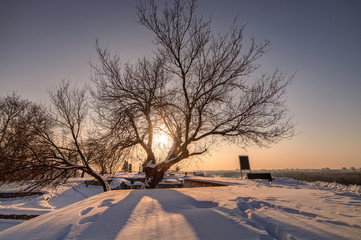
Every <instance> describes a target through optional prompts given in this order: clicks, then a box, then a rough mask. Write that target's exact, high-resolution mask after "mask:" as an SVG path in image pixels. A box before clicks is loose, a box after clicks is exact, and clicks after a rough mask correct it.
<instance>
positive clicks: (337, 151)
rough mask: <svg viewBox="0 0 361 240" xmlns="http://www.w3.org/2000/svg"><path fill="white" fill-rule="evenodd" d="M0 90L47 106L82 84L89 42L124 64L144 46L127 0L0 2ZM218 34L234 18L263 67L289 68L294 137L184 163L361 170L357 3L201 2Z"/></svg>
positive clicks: (147, 46)
mask: <svg viewBox="0 0 361 240" xmlns="http://www.w3.org/2000/svg"><path fill="white" fill-rule="evenodd" d="M0 3H1V5H0V6H1V7H0V95H1V96H4V95H6V94H7V93H9V92H12V91H18V93H19V94H20V95H21V96H22V97H24V98H28V99H30V100H33V101H37V102H42V103H46V102H47V101H48V96H47V90H48V89H49V88H50V87H52V86H54V85H55V84H57V83H59V82H60V81H61V80H62V79H71V80H72V81H76V82H78V84H79V85H82V84H85V83H89V76H90V71H89V70H90V68H89V61H93V62H96V54H95V48H94V46H95V40H96V39H99V40H100V42H101V43H102V44H105V45H108V46H109V48H110V49H112V50H113V51H116V52H118V53H119V54H120V56H121V58H122V61H123V62H128V61H130V62H132V61H134V60H136V59H137V58H138V57H142V56H144V55H147V54H149V53H150V52H151V50H152V47H153V45H152V35H151V33H150V32H149V31H147V30H146V29H145V28H144V27H142V26H140V25H139V24H138V23H137V16H136V12H135V1H133V0H123V1H114V0H112V1H100V0H98V1H95V0H78V1H72V0H61V1H60V0H59V1H53V0H34V1H29V0H17V1H13V0H0ZM199 10H200V12H201V13H202V14H204V16H212V20H213V29H214V31H215V32H222V31H224V30H226V29H228V27H229V26H230V24H232V21H233V18H234V17H235V16H236V15H237V14H238V16H239V17H238V22H239V23H240V24H244V23H247V28H246V31H247V34H248V35H250V34H253V35H254V36H255V38H256V40H258V41H260V42H261V41H263V40H264V39H269V40H271V42H272V50H271V52H269V53H268V54H267V55H265V56H264V57H263V58H262V59H261V61H260V63H261V64H262V67H263V71H266V72H267V71H272V70H273V69H274V68H275V67H279V68H280V69H281V70H282V71H284V72H288V73H289V74H293V73H295V72H296V77H295V82H294V84H293V85H292V86H291V87H290V89H289V94H288V105H289V108H290V110H291V113H292V114H293V115H294V120H295V121H296V122H297V131H298V132H299V134H298V135H297V136H295V137H294V138H293V139H291V140H284V141H282V142H281V143H279V144H277V145H273V146H272V147H271V148H269V149H258V148H249V149H247V150H243V149H240V148H238V147H236V146H229V145H227V146H223V147H220V148H219V149H218V151H214V152H212V153H211V154H210V155H208V156H207V157H204V158H203V160H202V161H199V162H198V163H197V164H190V165H188V166H187V168H189V169H195V168H198V169H236V168H239V164H238V158H237V156H238V155H249V157H250V161H251V167H252V168H254V169H257V168H258V169H259V168H268V169H272V168H274V169H278V168H325V167H329V168H341V167H348V168H349V167H356V168H360V167H361V93H360V92H361V30H360V29H361V14H360V12H361V1H357V0H355V1H353V0H338V1H330V0H322V1H321V0H317V1H314V0H303V1H301V0H299V1H291V0H287V1H286V0H277V1H276V0H275V1H272V0H262V1H261V0H247V1H239V0H238V1H237V0H233V1H232V0H222V1H215V0H213V1H210V0H201V1H200V2H199Z"/></svg>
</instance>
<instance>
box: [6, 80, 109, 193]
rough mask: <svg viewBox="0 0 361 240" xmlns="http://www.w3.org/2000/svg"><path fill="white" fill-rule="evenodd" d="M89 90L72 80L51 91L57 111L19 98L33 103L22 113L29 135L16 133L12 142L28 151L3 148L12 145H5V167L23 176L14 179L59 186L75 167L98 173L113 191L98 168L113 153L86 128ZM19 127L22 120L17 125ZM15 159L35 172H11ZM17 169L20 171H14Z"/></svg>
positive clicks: (91, 173) (37, 186) (28, 170)
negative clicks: (75, 84) (95, 142)
mask: <svg viewBox="0 0 361 240" xmlns="http://www.w3.org/2000/svg"><path fill="white" fill-rule="evenodd" d="M86 92H87V90H86V89H85V88H83V89H78V88H71V86H70V83H69V81H63V82H62V83H61V84H60V85H59V86H57V87H56V88H54V89H53V90H51V91H50V98H51V102H52V105H53V107H54V110H55V111H54V112H52V111H50V110H49V109H46V108H45V107H42V106H39V105H36V104H33V103H32V104H30V103H28V102H26V101H24V102H22V101H19V100H17V101H19V102H20V103H21V104H22V105H25V104H27V105H26V106H28V105H29V107H28V108H29V110H28V111H27V114H21V115H20V114H19V115H18V117H19V119H20V120H21V122H23V123H24V126H26V127H27V128H26V130H27V131H26V133H27V136H28V137H27V138H25V139H24V137H23V136H22V135H19V134H17V135H15V134H13V135H14V136H13V138H14V139H16V141H14V142H13V143H12V144H9V146H11V145H12V146H16V144H14V143H18V142H20V143H21V144H20V145H21V146H23V147H24V149H25V150H26V151H25V150H24V152H25V153H26V154H23V155H19V153H18V152H19V151H18V150H16V151H17V154H15V155H14V154H13V155H11V154H10V153H9V152H7V153H5V152H4V151H3V149H5V150H6V149H9V147H3V146H2V148H1V151H2V155H1V156H2V159H4V161H2V165H3V166H2V167H1V169H3V170H4V171H7V172H8V173H12V174H13V175H17V176H19V178H16V179H14V180H23V181H28V182H29V181H30V180H34V179H36V180H37V181H32V182H30V183H31V185H32V188H39V187H42V186H44V185H53V186H57V185H58V184H59V183H64V182H65V181H66V180H67V179H68V178H69V177H71V176H73V175H74V172H75V171H77V170H78V171H79V170H80V171H83V172H86V173H87V174H89V175H90V176H92V177H94V178H95V179H96V180H97V181H98V182H99V183H100V184H101V185H102V187H103V190H104V191H109V190H110V186H109V184H108V183H107V181H106V180H105V179H104V177H103V176H101V174H100V173H98V172H97V171H96V169H94V166H96V165H97V164H96V163H97V162H100V160H98V161H96V160H97V159H98V158H104V159H107V157H108V156H107V155H109V153H107V155H105V154H104V153H105V152H106V148H99V149H96V148H95V144H94V143H93V144H91V143H92V141H93V142H94V141H95V140H94V138H93V137H90V136H89V135H88V134H87V132H86V131H87V129H86V128H87V127H90V126H89V125H88V124H89V122H88V123H87V121H90V119H88V105H87V99H86ZM8 116H10V114H8ZM5 123H6V121H5ZM19 127H20V125H19V124H18V125H16V126H15V129H19ZM23 139H24V140H23ZM29 139H30V141H29ZM2 142H3V141H2ZM2 145H3V144H2ZM101 146H103V145H101ZM101 146H100V143H98V144H97V147H101ZM102 154H104V155H102ZM104 161H106V160H104ZM13 162H17V163H20V164H22V166H24V167H26V170H27V172H30V173H31V174H30V175H29V176H28V177H26V178H24V171H25V170H24V167H23V168H17V169H13V171H11V172H9V168H7V166H9V165H10V164H12V163H13ZM104 165H106V164H104ZM98 166H99V165H98ZM101 170H104V169H101ZM15 172H17V173H18V174H14V173H15Z"/></svg>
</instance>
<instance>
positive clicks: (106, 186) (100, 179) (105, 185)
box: [87, 168, 112, 192]
mask: <svg viewBox="0 0 361 240" xmlns="http://www.w3.org/2000/svg"><path fill="white" fill-rule="evenodd" d="M87 173H88V174H89V175H91V176H92V177H94V178H95V179H96V180H97V181H98V182H99V183H100V184H101V185H102V187H103V191H104V192H107V191H111V190H112V189H111V188H110V185H109V183H108V182H107V181H106V180H105V179H104V178H103V177H102V176H100V175H99V174H97V173H96V172H94V171H93V170H92V169H90V168H88V169H87Z"/></svg>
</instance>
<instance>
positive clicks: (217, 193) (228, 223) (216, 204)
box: [0, 178, 361, 240]
mask: <svg viewBox="0 0 361 240" xmlns="http://www.w3.org/2000/svg"><path fill="white" fill-rule="evenodd" d="M202 179H205V178H202ZM211 179H215V178H211ZM216 180H217V181H226V182H233V183H234V185H232V186H227V187H208V188H177V189H153V190H119V191H111V192H106V193H100V192H97V191H98V190H99V189H100V190H101V187H98V188H95V187H93V188H90V186H89V187H88V188H86V187H84V186H82V185H79V186H78V187H77V188H76V189H77V191H75V190H74V189H73V188H68V190H66V191H63V192H62V193H61V194H59V193H54V196H53V198H52V199H51V200H49V201H48V202H49V204H50V205H51V206H53V207H54V210H52V211H51V212H49V213H46V214H43V215H41V216H39V217H36V218H34V219H32V220H28V221H24V222H20V224H18V225H16V226H12V227H10V228H8V229H6V230H3V231H1V228H0V231H1V232H0V239H2V240H6V239H12V240H17V239H30V240H31V239H143V240H144V239H150V240H154V239H182V240H183V239H207V240H212V239H227V240H230V239H262V240H266V239H335V240H336V239H337V240H339V239H355V240H356V239H360V236H361V208H360V206H361V196H360V194H359V191H358V190H357V189H356V188H355V189H356V190H355V189H354V188H353V187H352V186H351V187H349V188H346V187H342V186H338V185H332V184H321V183H306V182H301V181H295V180H292V179H287V178H280V179H278V178H276V179H275V180H274V181H273V182H272V183H269V182H268V181H263V180H239V179H229V178H217V179H216ZM72 189H73V190H72ZM79 192H81V193H82V194H80V193H79ZM71 196H73V197H74V198H75V199H76V200H78V201H77V202H75V201H73V203H72V204H70V205H66V204H65V203H68V201H69V198H71ZM80 196H82V197H80ZM85 196H87V197H85ZM81 198H83V199H82V200H81ZM56 199H57V200H56ZM62 199H64V202H63V200H62ZM79 199H80V200H79ZM55 200H56V201H55ZM61 202H62V204H61ZM19 204H20V203H19ZM20 205H21V204H20ZM61 205H64V207H62V208H60V207H59V206H61ZM65 205H66V206H65ZM13 207H14V208H15V205H13ZM0 223H1V222H0ZM9 226H11V225H9Z"/></svg>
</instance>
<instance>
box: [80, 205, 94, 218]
mask: <svg viewBox="0 0 361 240" xmlns="http://www.w3.org/2000/svg"><path fill="white" fill-rule="evenodd" d="M91 210H93V207H88V208H86V209H83V210H82V211H81V212H80V215H81V216H84V215H86V214H87V213H88V212H90V211H91Z"/></svg>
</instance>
